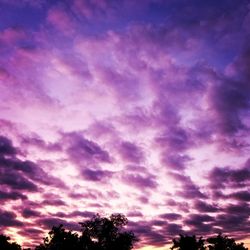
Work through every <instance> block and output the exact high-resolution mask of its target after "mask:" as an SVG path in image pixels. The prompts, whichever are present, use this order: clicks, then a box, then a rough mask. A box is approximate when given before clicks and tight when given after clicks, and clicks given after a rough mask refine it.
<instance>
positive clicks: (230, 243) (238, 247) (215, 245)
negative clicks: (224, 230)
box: [207, 234, 247, 250]
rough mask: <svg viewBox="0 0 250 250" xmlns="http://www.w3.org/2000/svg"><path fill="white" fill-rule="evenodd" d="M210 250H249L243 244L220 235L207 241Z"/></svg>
mask: <svg viewBox="0 0 250 250" xmlns="http://www.w3.org/2000/svg"><path fill="white" fill-rule="evenodd" d="M207 242H208V243H209V244H210V245H208V249H209V250H247V248H245V247H244V244H243V243H236V242H235V240H234V239H232V238H228V237H227V236H223V235H221V234H218V235H217V236H216V237H210V238H208V239H207Z"/></svg>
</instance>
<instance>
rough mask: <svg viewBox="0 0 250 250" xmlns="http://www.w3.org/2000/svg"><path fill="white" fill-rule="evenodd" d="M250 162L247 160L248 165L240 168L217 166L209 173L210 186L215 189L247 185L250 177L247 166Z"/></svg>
mask: <svg viewBox="0 0 250 250" xmlns="http://www.w3.org/2000/svg"><path fill="white" fill-rule="evenodd" d="M248 162H249V161H247V162H246V164H245V165H246V166H244V167H243V168H238V169H233V168H230V167H223V168H219V167H215V168H214V169H213V170H212V171H211V172H210V174H209V180H210V182H211V184H210V187H211V188H212V189H214V190H215V191H216V190H222V189H223V188H245V187H247V186H248V184H249V179H250V170H249V168H248V167H247V165H248Z"/></svg>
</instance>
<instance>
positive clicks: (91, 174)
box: [81, 168, 113, 182]
mask: <svg viewBox="0 0 250 250" xmlns="http://www.w3.org/2000/svg"><path fill="white" fill-rule="evenodd" d="M81 175H82V177H83V178H84V179H85V180H88V181H97V182H101V181H106V180H107V179H110V178H111V177H112V175H113V172H111V171H107V170H101V169H90V168H85V169H83V170H82V171H81Z"/></svg>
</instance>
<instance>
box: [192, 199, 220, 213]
mask: <svg viewBox="0 0 250 250" xmlns="http://www.w3.org/2000/svg"><path fill="white" fill-rule="evenodd" d="M194 207H195V209H197V211H198V212H200V213H215V212H217V211H218V210H219V208H218V207H217V206H216V205H214V204H208V203H206V202H205V201H202V200H196V201H195V202H194Z"/></svg>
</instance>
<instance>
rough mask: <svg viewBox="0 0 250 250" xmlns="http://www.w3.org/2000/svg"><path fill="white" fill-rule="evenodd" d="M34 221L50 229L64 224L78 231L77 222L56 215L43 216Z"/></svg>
mask: <svg viewBox="0 0 250 250" xmlns="http://www.w3.org/2000/svg"><path fill="white" fill-rule="evenodd" d="M36 223H37V224H38V225H39V226H41V227H43V228H46V229H51V228H52V227H53V226H59V225H64V226H65V227H66V228H67V229H69V230H74V231H80V225H79V224H78V222H69V221H67V220H63V219H60V218H56V217H44V218H41V219H38V220H36Z"/></svg>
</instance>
